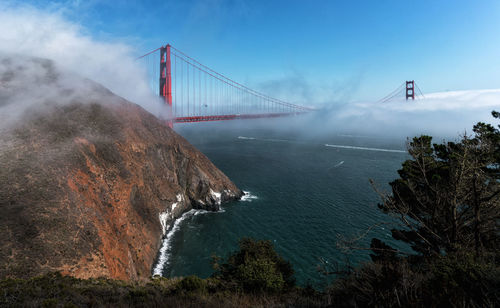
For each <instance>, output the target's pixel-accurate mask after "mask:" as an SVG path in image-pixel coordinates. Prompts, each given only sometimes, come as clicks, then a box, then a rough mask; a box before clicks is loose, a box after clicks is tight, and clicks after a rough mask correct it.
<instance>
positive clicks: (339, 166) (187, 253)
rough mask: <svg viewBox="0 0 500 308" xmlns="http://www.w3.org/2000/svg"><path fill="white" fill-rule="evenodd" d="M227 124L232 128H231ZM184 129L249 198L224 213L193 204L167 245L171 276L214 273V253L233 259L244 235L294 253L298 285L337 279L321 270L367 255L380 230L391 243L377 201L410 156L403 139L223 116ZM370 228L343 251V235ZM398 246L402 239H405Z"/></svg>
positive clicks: (180, 128) (164, 272)
mask: <svg viewBox="0 0 500 308" xmlns="http://www.w3.org/2000/svg"><path fill="white" fill-rule="evenodd" d="M226 125H227V126H226ZM176 130H177V132H179V133H180V134H181V135H182V136H184V137H185V138H186V139H187V140H188V141H189V142H191V143H192V144H193V145H194V146H195V147H197V148H198V149H199V150H200V151H201V152H203V153H204V154H205V155H206V156H207V157H208V158H209V159H210V160H211V161H212V162H213V163H214V164H215V165H216V166H217V167H218V168H219V169H221V170H222V171H223V172H224V173H225V174H226V175H227V176H228V177H229V178H230V179H231V180H232V181H233V182H234V183H235V184H236V185H237V186H238V187H240V189H242V190H243V191H245V192H246V196H245V197H244V198H243V200H242V201H238V202H232V203H229V204H225V205H223V210H222V211H221V212H217V213H209V212H205V211H191V212H189V213H187V214H185V215H184V216H183V217H182V218H181V219H179V220H178V222H177V223H176V227H175V228H174V229H173V230H171V231H170V233H169V236H168V243H166V244H167V245H165V250H166V255H165V256H166V257H167V259H168V260H167V262H166V263H165V265H164V267H163V269H162V270H161V272H162V275H163V276H165V277H175V276H187V275H198V276H200V277H208V276H210V275H211V274H212V273H213V270H212V267H211V259H212V255H218V256H222V257H226V256H227V255H228V254H229V253H230V252H232V251H234V250H236V249H237V247H238V246H237V244H238V239H240V238H242V237H252V238H256V239H266V240H270V241H272V243H273V244H274V246H275V248H276V250H277V251H278V252H279V253H280V254H281V255H282V256H283V257H284V258H285V259H287V260H289V261H290V262H291V263H292V265H293V268H294V270H295V277H296V278H297V282H298V284H300V285H306V284H310V285H313V286H314V287H323V286H325V284H326V283H328V282H329V281H331V279H332V277H331V276H330V277H326V276H325V275H323V274H321V273H320V271H318V268H325V267H328V269H329V270H332V269H335V266H336V264H339V266H345V265H346V264H348V263H349V264H351V265H356V264H359V263H360V262H363V261H367V260H369V255H368V254H369V251H367V250H365V249H363V248H366V247H369V242H370V240H371V238H372V237H378V238H381V239H383V240H386V241H388V242H389V243H393V242H392V239H391V237H390V231H389V230H390V227H389V226H387V225H384V224H382V225H378V226H377V227H374V228H372V230H371V231H370V232H368V233H367V234H365V233H366V231H367V230H368V229H369V228H370V227H372V226H374V225H375V224H377V223H381V222H390V221H391V219H390V217H388V216H387V215H385V214H383V213H381V211H380V210H379V209H378V208H377V203H378V202H379V201H380V198H379V196H378V195H377V193H376V192H375V191H374V189H373V187H372V186H371V185H370V182H369V179H373V180H374V182H375V183H376V186H377V187H378V189H380V190H381V191H386V192H387V191H389V186H388V183H389V182H390V181H392V180H394V179H395V178H396V177H397V170H398V169H399V168H400V166H401V163H402V162H403V161H404V160H405V159H408V154H407V153H406V151H405V140H401V139H399V140H398V139H389V138H384V137H379V136H362V135H361V136H359V135H349V134H339V133H335V132H332V133H326V134H325V133H323V134H321V136H318V137H315V136H311V135H309V136H307V137H306V136H302V135H301V134H298V133H297V132H294V133H290V132H287V131H283V130H280V131H275V130H273V129H272V128H262V127H260V128H255V127H252V126H248V127H239V126H236V125H231V124H225V123H208V124H202V123H200V124H183V125H178V126H177V127H176ZM360 235H365V236H364V237H363V238H362V239H361V240H360V241H359V243H357V244H356V246H357V247H359V248H361V249H359V250H353V251H350V252H347V253H346V252H345V251H344V250H343V249H341V247H339V245H338V244H339V243H341V241H340V239H342V238H347V239H351V238H354V237H357V236H360ZM398 247H399V246H398Z"/></svg>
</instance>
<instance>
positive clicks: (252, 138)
mask: <svg viewBox="0 0 500 308" xmlns="http://www.w3.org/2000/svg"><path fill="white" fill-rule="evenodd" d="M238 139H243V140H255V139H256V138H254V137H245V136H238Z"/></svg>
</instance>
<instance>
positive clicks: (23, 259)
mask: <svg viewBox="0 0 500 308" xmlns="http://www.w3.org/2000/svg"><path fill="white" fill-rule="evenodd" d="M82 65H84V63H83V62H82ZM0 130H1V134H0V212H1V213H2V214H1V215H0V277H1V278H3V277H30V276H33V275H38V274H43V273H46V272H51V271H61V272H62V273H64V274H69V275H72V276H75V277H79V278H89V277H101V276H104V277H109V278H115V279H122V280H136V279H140V278H144V277H149V276H150V275H151V266H152V263H153V261H154V259H155V257H156V255H157V252H158V248H159V245H160V242H161V237H162V234H163V233H164V232H165V231H166V229H168V228H169V227H170V226H171V225H172V222H173V220H174V219H175V218H176V217H178V216H180V215H181V214H182V213H183V212H185V211H187V210H189V209H191V208H193V207H194V208H204V209H208V210H216V209H218V208H219V204H220V203H221V202H225V201H229V200H233V199H237V198H239V197H240V196H241V195H242V192H241V191H240V190H239V189H238V188H237V187H236V186H235V185H234V184H233V183H232V182H231V181H230V180H229V179H228V178H227V177H226V176H225V175H224V174H223V173H222V172H221V171H220V170H218V169H217V168H216V167H215V166H214V165H213V164H212V163H211V162H210V161H209V160H208V159H207V158H206V157H205V156H204V155H203V154H202V153H200V152H199V151H198V150H196V149H195V148H194V147H193V146H191V145H190V144H189V143H188V142H187V141H186V140H185V139H184V138H182V137H181V136H179V135H177V134H176V133H175V132H174V131H173V130H171V129H170V128H168V127H167V126H165V125H164V123H163V122H162V121H160V120H159V119H157V118H156V117H155V116H153V115H151V114H149V113H148V112H146V111H145V110H144V109H142V108H141V107H139V106H137V105H135V104H133V103H130V102H128V101H126V100H124V99H122V98H120V97H118V96H116V95H114V94H113V93H111V92H110V91H108V90H107V89H105V88H104V87H102V86H100V85H98V84H96V83H94V82H92V81H90V80H86V79H83V78H80V77H78V76H76V75H75V74H71V73H67V72H64V71H62V70H60V69H58V67H57V66H56V65H55V64H54V63H53V62H51V61H49V60H44V59H33V58H18V57H12V56H9V57H7V56H0ZM160 220H162V221H160Z"/></svg>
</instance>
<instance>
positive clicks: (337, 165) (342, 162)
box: [333, 161, 344, 168]
mask: <svg viewBox="0 0 500 308" xmlns="http://www.w3.org/2000/svg"><path fill="white" fill-rule="evenodd" d="M343 164H344V161H341V162H340V163H338V164H336V165H335V166H333V168H337V167H339V166H342V165H343Z"/></svg>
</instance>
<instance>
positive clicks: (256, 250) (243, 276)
mask: <svg viewBox="0 0 500 308" xmlns="http://www.w3.org/2000/svg"><path fill="white" fill-rule="evenodd" d="M219 262H220V259H218V258H215V260H214V268H215V270H216V272H215V274H214V277H218V278H220V279H221V280H223V281H225V282H227V286H228V287H231V288H233V289H234V288H239V289H242V290H244V291H246V292H283V291H285V290H289V289H290V288H292V287H293V286H294V285H295V278H294V277H293V268H292V266H291V264H290V263H289V262H288V261H285V260H284V259H283V258H282V257H281V256H280V255H278V253H277V252H276V251H275V250H274V247H273V245H272V244H271V242H270V241H257V240H253V239H250V238H243V239H241V240H240V242H239V250H238V251H236V252H234V253H233V254H232V255H230V256H229V257H228V259H227V261H226V262H225V263H223V264H219Z"/></svg>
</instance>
